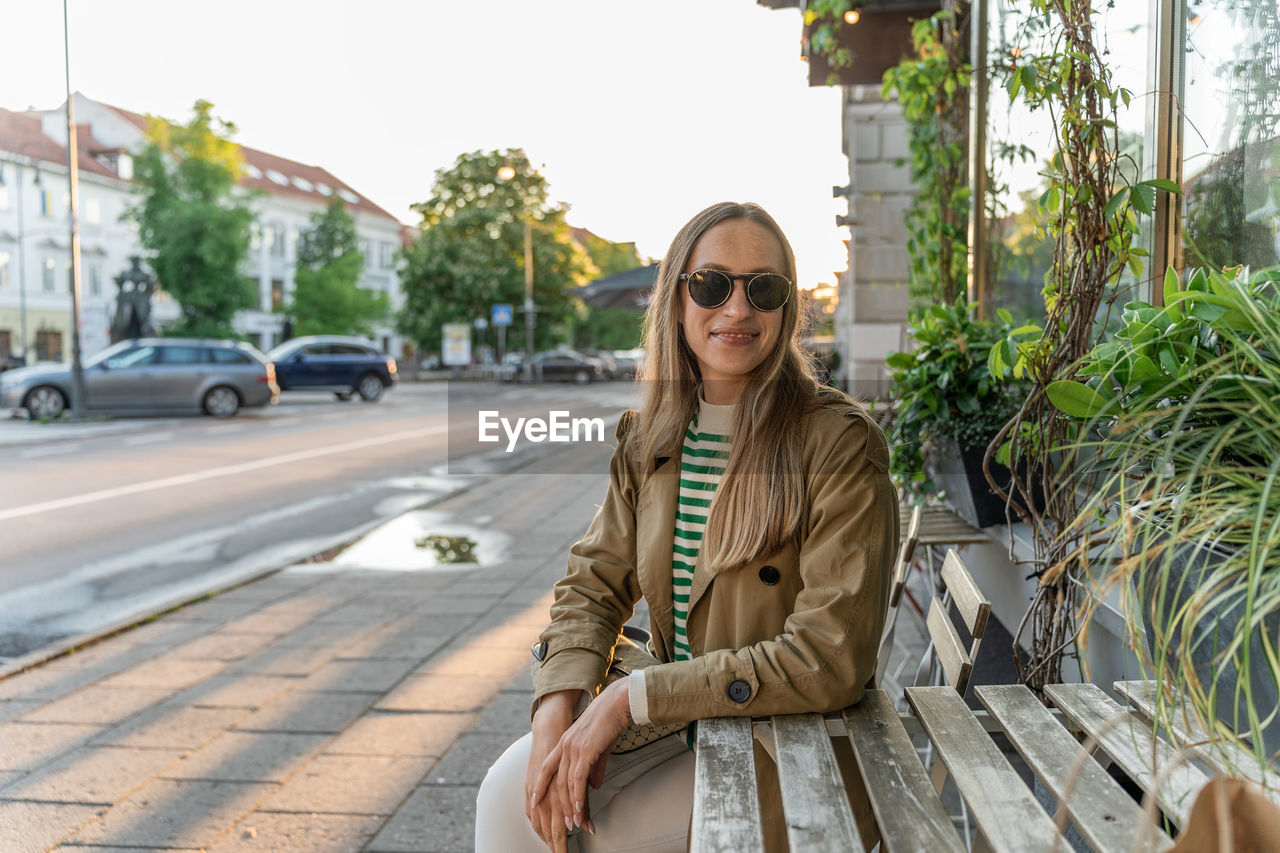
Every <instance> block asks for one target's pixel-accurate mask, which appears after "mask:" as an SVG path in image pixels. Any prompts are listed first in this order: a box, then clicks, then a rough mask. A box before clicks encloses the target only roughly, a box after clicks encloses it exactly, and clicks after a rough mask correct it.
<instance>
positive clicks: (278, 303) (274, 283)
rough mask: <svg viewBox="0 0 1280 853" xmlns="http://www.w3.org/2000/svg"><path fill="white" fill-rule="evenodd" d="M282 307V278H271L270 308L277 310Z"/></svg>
mask: <svg viewBox="0 0 1280 853" xmlns="http://www.w3.org/2000/svg"><path fill="white" fill-rule="evenodd" d="M282 307H284V279H282V278H273V279H271V308H272V310H277V309H279V308H282Z"/></svg>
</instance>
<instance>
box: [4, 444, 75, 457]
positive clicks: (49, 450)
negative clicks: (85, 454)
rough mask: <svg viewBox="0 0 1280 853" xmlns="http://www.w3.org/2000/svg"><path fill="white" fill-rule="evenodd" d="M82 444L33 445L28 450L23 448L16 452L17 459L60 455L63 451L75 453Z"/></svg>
mask: <svg viewBox="0 0 1280 853" xmlns="http://www.w3.org/2000/svg"><path fill="white" fill-rule="evenodd" d="M83 448H84V445H82V444H59V445H55V446H53V447H33V448H31V449H30V450H24V451H22V452H21V453H19V454H18V458H19V459H35V458H36V457H39V456H62V455H63V454H65V453H75V452H76V451H77V450H82V449H83Z"/></svg>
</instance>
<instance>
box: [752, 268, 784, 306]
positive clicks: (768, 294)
mask: <svg viewBox="0 0 1280 853" xmlns="http://www.w3.org/2000/svg"><path fill="white" fill-rule="evenodd" d="M747 295H748V296H750V297H751V304H752V305H754V306H755V307H756V308H757V309H758V310H760V311H776V310H777V309H779V308H781V307H782V306H783V305H785V304H786V303H787V297H788V296H790V295H791V282H789V281H787V279H786V277H785V276H781V275H773V274H769V275H758V276H756V277H755V278H753V279H752V280H751V288H750V290H748V291H747Z"/></svg>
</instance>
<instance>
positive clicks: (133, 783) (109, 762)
mask: <svg viewBox="0 0 1280 853" xmlns="http://www.w3.org/2000/svg"><path fill="white" fill-rule="evenodd" d="M181 756H182V752H180V751H178V750H164V749H126V748H122V747H87V748H81V749H77V750H75V751H74V752H71V753H69V754H68V755H65V756H63V757H62V758H60V759H58V760H57V761H55V762H54V763H52V764H50V765H47V766H45V767H42V768H40V770H38V771H36V772H34V773H32V774H30V775H28V776H26V777H24V778H22V779H20V780H18V781H15V782H12V783H10V784H8V785H5V786H4V787H0V800H37V801H42V802H62V803H81V804H83V805H103V806H109V805H111V804H112V803H115V802H117V801H118V800H122V799H124V798H125V797H127V796H128V795H129V794H130V793H131V792H132V791H134V790H136V789H137V788H139V787H141V786H142V785H143V784H145V783H146V782H148V781H150V779H151V778H152V777H153V776H156V775H158V774H159V773H160V772H161V771H163V770H164V769H165V768H167V767H169V766H170V765H172V764H173V763H175V762H176V761H177V760H178V759H179V758H180V757H181Z"/></svg>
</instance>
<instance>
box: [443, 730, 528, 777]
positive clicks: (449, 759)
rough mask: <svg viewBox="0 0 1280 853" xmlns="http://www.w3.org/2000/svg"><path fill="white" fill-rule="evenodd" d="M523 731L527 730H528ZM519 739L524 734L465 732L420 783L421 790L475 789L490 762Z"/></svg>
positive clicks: (487, 769)
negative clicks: (435, 787) (434, 787)
mask: <svg viewBox="0 0 1280 853" xmlns="http://www.w3.org/2000/svg"><path fill="white" fill-rule="evenodd" d="M525 728H526V729H527V728H528V726H526V727H525ZM523 736H524V732H521V733H520V734H519V735H517V736H516V737H512V736H511V735H508V734H504V733H486V732H474V731H468V732H466V733H465V734H463V736H462V737H460V738H459V739H458V742H457V743H456V744H454V745H453V748H452V749H450V750H449V752H448V753H446V754H445V756H444V758H442V759H440V762H439V763H438V764H436V766H435V767H433V768H431V773H430V774H428V776H427V778H425V779H423V780H422V784H423V785H424V786H426V785H479V784H480V783H481V782H483V781H484V777H485V774H486V773H488V772H489V768H490V767H491V766H492V765H493V762H495V761H497V760H498V756H500V755H502V753H504V752H506V751H507V747H509V746H511V744H512V743H514V742H515V741H516V740H517V739H518V738H520V737H523Z"/></svg>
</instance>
